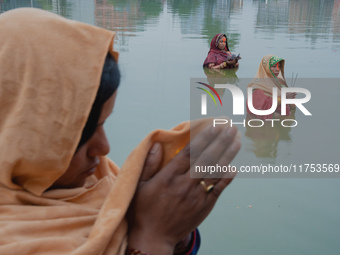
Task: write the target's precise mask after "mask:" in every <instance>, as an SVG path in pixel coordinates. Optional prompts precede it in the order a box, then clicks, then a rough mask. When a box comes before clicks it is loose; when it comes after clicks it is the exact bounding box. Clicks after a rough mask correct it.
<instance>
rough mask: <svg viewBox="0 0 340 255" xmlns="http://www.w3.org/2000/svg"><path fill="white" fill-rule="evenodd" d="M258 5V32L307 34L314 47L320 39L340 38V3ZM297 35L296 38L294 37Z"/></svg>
mask: <svg viewBox="0 0 340 255" xmlns="http://www.w3.org/2000/svg"><path fill="white" fill-rule="evenodd" d="M254 2H258V12H257V18H256V27H255V29H256V30H257V31H258V30H261V31H264V32H266V33H267V34H270V35H274V34H276V33H287V34H291V36H290V38H294V37H295V36H299V35H300V34H303V35H304V36H305V38H307V39H308V40H309V41H310V42H311V44H312V45H315V44H316V42H317V41H318V40H323V39H328V38H330V35H331V37H333V39H334V40H338V39H339V34H338V32H339V1H336V0H331V1H325V0H317V1H309V0H290V1H288V0H286V1H254ZM294 34H296V35H294Z"/></svg>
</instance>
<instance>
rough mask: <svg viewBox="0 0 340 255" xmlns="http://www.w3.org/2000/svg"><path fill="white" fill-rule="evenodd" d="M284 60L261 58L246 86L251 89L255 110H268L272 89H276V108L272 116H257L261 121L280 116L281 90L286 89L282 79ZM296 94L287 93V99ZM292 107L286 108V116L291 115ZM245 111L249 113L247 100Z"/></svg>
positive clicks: (274, 57) (273, 57)
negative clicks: (253, 75) (250, 80)
mask: <svg viewBox="0 0 340 255" xmlns="http://www.w3.org/2000/svg"><path fill="white" fill-rule="evenodd" d="M284 65H285V61H284V59H282V58H280V57H277V56H274V55H266V56H264V57H263V58H262V61H261V63H260V66H259V69H258V70H257V73H256V75H255V77H254V79H253V80H252V82H251V83H250V84H249V85H248V88H249V87H252V88H253V106H254V108H255V109H257V110H268V109H270V108H271V106H272V101H273V100H272V99H273V95H272V89H273V88H277V89H278V98H277V99H278V100H277V102H278V106H277V108H276V110H275V112H274V114H271V115H266V116H257V117H259V118H262V119H270V118H273V117H278V116H280V115H281V97H280V96H281V88H282V87H288V86H287V83H286V80H285V77H284ZM295 95H296V93H287V94H286V97H287V98H295ZM291 108H292V107H290V106H288V105H287V106H286V114H287V116H288V115H290V114H291V110H292V109H291ZM247 111H248V113H251V112H250V110H249V107H248V100H247Z"/></svg>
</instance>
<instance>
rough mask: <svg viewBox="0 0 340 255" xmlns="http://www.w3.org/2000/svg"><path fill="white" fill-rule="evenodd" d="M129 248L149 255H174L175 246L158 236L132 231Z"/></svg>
mask: <svg viewBox="0 0 340 255" xmlns="http://www.w3.org/2000/svg"><path fill="white" fill-rule="evenodd" d="M128 247H129V250H130V251H132V250H139V251H142V252H143V253H145V254H147V255H158V254H162V255H163V254H164V255H168V254H169V255H172V254H173V253H174V247H175V245H174V244H172V243H171V242H168V241H167V240H166V239H165V238H162V237H160V236H159V235H157V234H154V235H151V234H148V233H146V232H143V231H132V232H131V233H130V234H129V237H128ZM127 251H128V250H127ZM131 254H133V253H131Z"/></svg>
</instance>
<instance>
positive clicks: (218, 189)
mask: <svg viewBox="0 0 340 255" xmlns="http://www.w3.org/2000/svg"><path fill="white" fill-rule="evenodd" d="M240 146H241V144H240V141H239V135H238V131H237V128H236V127H229V126H226V127H222V126H216V127H213V126H211V125H209V126H208V127H206V128H205V129H204V130H203V131H202V132H201V133H199V134H198V135H197V136H196V137H195V138H194V139H193V140H192V141H191V142H190V144H188V145H187V146H186V147H185V148H184V149H182V150H181V151H180V152H179V153H178V154H177V155H176V156H175V157H174V158H173V159H172V160H171V161H170V162H169V163H168V164H167V165H165V166H164V167H163V168H162V169H160V170H158V168H159V166H160V164H161V162H162V153H163V151H162V146H161V145H160V144H159V143H156V144H154V145H153V147H152V149H151V151H150V153H149V154H148V157H147V159H146V162H145V166H144V169H143V173H142V176H141V179H140V182H139V184H138V187H137V191H136V195H135V197H134V199H133V201H132V204H131V207H130V214H129V220H130V222H131V223H132V224H131V225H130V226H131V227H130V231H129V245H130V246H132V247H134V248H136V247H137V248H138V249H140V250H144V251H149V252H151V253H152V254H172V252H173V247H174V245H175V244H176V243H178V242H180V241H181V240H182V239H183V238H184V237H185V236H187V235H188V234H190V232H192V231H193V230H194V229H195V228H196V227H197V226H198V225H199V224H200V223H201V222H202V221H203V220H204V219H205V218H206V217H207V216H208V214H209V213H210V211H211V210H212V209H213V206H214V204H215V202H216V200H217V198H218V197H219V196H220V194H221V193H222V191H223V190H224V188H226V187H227V186H228V184H229V183H230V182H231V181H232V179H233V178H234V176H235V175H236V173H233V172H227V173H226V174H225V175H224V176H223V178H209V176H207V178H203V179H201V178H190V171H195V170H194V169H195V166H210V165H216V164H218V165H221V166H224V165H229V164H230V163H231V161H232V160H233V158H234V157H235V155H236V154H237V152H238V151H239V149H240ZM207 175H209V174H207ZM202 180H203V181H204V183H205V184H206V186H210V185H213V186H211V187H213V188H212V189H209V190H206V189H205V187H204V185H202V183H201V182H202Z"/></svg>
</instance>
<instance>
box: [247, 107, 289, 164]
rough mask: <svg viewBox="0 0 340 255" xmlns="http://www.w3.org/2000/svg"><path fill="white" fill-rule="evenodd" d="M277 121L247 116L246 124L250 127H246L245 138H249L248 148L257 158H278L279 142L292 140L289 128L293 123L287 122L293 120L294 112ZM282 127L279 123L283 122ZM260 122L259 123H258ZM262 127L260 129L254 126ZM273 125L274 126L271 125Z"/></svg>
mask: <svg viewBox="0 0 340 255" xmlns="http://www.w3.org/2000/svg"><path fill="white" fill-rule="evenodd" d="M277 119H278V120H279V121H275V122H272V121H262V122H261V120H259V119H258V118H257V117H256V116H254V115H252V114H249V113H248V114H247V119H246V121H247V123H249V121H250V123H251V125H252V126H255V127H251V126H249V125H246V132H245V136H246V137H249V138H250V140H251V141H252V144H251V147H250V148H248V149H249V150H250V151H252V152H253V153H254V154H255V156H256V157H257V158H276V157H277V156H278V145H279V142H280V141H285V142H290V141H291V140H292V138H291V136H290V131H291V129H292V128H291V127H287V126H293V125H294V122H292V121H288V119H290V120H292V119H293V120H295V110H292V111H291V115H290V116H281V117H280V118H277ZM285 119H286V120H287V121H285V122H284V125H285V126H283V125H282V124H281V123H282V121H283V120H285ZM260 122H261V123H260ZM262 123H263V126H262V127H261V128H259V127H256V126H261V125H262ZM273 123H274V124H273Z"/></svg>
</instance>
